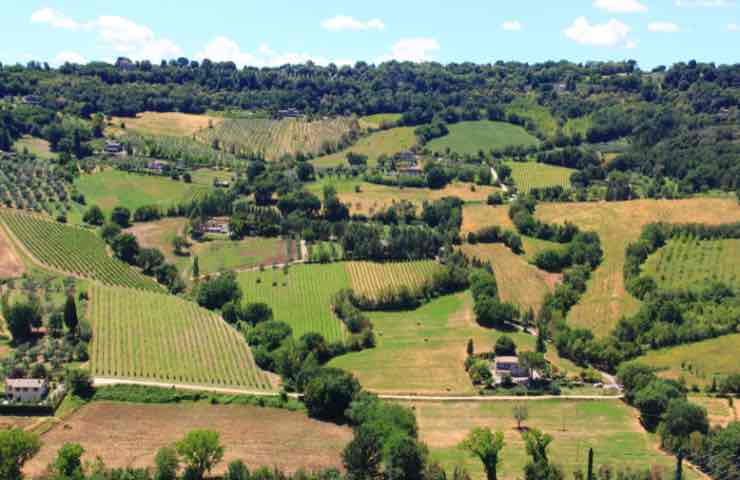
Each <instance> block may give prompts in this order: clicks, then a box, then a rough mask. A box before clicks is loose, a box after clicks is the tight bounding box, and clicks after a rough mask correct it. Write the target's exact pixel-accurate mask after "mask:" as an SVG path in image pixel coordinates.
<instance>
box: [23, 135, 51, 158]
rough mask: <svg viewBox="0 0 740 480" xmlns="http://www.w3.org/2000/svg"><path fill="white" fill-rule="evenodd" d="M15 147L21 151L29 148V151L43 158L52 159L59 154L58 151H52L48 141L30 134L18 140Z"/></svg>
mask: <svg viewBox="0 0 740 480" xmlns="http://www.w3.org/2000/svg"><path fill="white" fill-rule="evenodd" d="M13 149H14V150H15V151H16V152H21V153H23V152H24V151H26V150H28V153H32V154H34V155H36V156H37V157H39V158H40V159H42V160H51V159H53V158H56V156H57V154H56V153H54V152H52V151H51V149H50V147H49V142H48V141H46V140H44V139H43V138H38V137H32V136H30V135H24V136H23V137H21V138H19V139H18V140H16V142H15V144H13Z"/></svg>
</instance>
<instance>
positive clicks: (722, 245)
mask: <svg viewBox="0 0 740 480" xmlns="http://www.w3.org/2000/svg"><path fill="white" fill-rule="evenodd" d="M736 258H740V240H734V239H732V240H698V239H696V238H694V237H684V238H680V239H674V240H670V241H669V242H668V243H667V244H666V246H665V247H663V248H661V249H660V250H658V251H657V252H656V253H654V254H653V255H651V256H650V258H648V260H647V262H646V263H645V265H644V268H643V270H644V271H645V273H648V274H649V275H650V276H652V277H653V278H654V279H655V281H656V282H657V283H658V286H659V287H661V288H668V289H677V288H688V287H691V286H692V285H695V284H696V283H697V282H701V281H703V280H707V279H711V280H720V281H723V282H726V283H728V284H731V285H740V262H736V261H728V259H736Z"/></svg>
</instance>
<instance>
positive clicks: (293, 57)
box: [195, 36, 354, 67]
mask: <svg viewBox="0 0 740 480" xmlns="http://www.w3.org/2000/svg"><path fill="white" fill-rule="evenodd" d="M195 58H196V59H197V60H200V61H202V60H204V59H206V58H207V59H209V60H211V61H214V62H234V63H235V64H236V65H238V66H239V67H243V66H245V65H250V66H254V67H279V66H281V65H285V64H291V65H295V64H304V63H306V62H309V61H311V62H313V63H315V64H317V65H328V64H329V63H334V64H335V65H351V64H353V63H354V62H352V61H351V60H347V59H341V60H333V61H332V60H329V59H328V58H326V57H322V56H316V55H311V54H308V53H298V52H276V51H275V50H273V49H272V48H271V47H270V46H269V45H268V44H266V43H262V44H260V45H259V46H258V47H257V50H256V51H255V52H247V51H244V50H242V48H241V47H240V46H239V44H238V43H236V42H235V41H234V40H232V39H230V38H228V37H223V36H219V37H216V38H214V39H213V40H211V41H210V42H209V43H208V44H207V45H206V46H205V47H204V48H203V50H201V51H199V52H198V53H196V54H195Z"/></svg>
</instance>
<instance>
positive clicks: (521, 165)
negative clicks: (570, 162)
mask: <svg viewBox="0 0 740 480" xmlns="http://www.w3.org/2000/svg"><path fill="white" fill-rule="evenodd" d="M506 164H507V165H508V166H510V167H511V176H512V178H513V179H514V183H515V184H516V187H517V189H519V191H520V192H523V193H527V192H529V191H530V190H531V189H533V188H543V187H552V186H557V185H559V186H561V187H564V188H568V187H570V176H571V175H572V174H573V173H575V172H576V170H574V169H572V168H565V167H558V166H555V165H547V164H545V163H537V162H507V163H506Z"/></svg>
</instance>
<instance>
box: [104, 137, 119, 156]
mask: <svg viewBox="0 0 740 480" xmlns="http://www.w3.org/2000/svg"><path fill="white" fill-rule="evenodd" d="M103 152H104V153H105V154H107V155H121V154H122V153H123V145H121V144H120V143H118V142H116V141H114V140H110V141H107V142H105V146H104V147H103Z"/></svg>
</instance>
